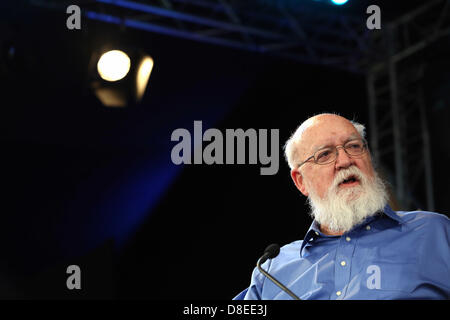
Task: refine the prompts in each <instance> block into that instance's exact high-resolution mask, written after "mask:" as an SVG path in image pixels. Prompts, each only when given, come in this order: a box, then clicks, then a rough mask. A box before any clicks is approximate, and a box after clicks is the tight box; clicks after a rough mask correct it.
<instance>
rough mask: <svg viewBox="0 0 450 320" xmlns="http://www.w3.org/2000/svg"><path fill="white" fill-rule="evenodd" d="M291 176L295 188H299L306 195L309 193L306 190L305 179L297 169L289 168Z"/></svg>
mask: <svg viewBox="0 0 450 320" xmlns="http://www.w3.org/2000/svg"><path fill="white" fill-rule="evenodd" d="M291 178H292V180H293V181H294V183H295V186H296V187H297V189H298V190H300V192H301V193H302V194H303V195H304V196H306V197H307V196H308V195H309V192H308V190H306V185H305V181H304V180H303V176H302V174H301V173H300V171H299V170H298V169H292V170H291Z"/></svg>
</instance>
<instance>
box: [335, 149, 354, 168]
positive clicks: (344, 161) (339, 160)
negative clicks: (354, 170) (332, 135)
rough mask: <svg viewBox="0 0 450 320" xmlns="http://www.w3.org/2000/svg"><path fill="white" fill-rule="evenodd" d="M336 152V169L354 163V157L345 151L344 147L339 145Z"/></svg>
mask: <svg viewBox="0 0 450 320" xmlns="http://www.w3.org/2000/svg"><path fill="white" fill-rule="evenodd" d="M336 152H337V155H336V169H342V168H348V167H350V166H351V165H352V164H353V159H352V158H351V157H350V156H349V155H348V154H347V152H345V149H344V147H340V146H339V147H337V148H336Z"/></svg>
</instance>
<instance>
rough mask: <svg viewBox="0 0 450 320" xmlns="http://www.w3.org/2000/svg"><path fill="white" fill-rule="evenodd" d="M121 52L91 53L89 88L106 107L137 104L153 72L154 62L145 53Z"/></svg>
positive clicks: (124, 49) (126, 49) (106, 49)
mask: <svg viewBox="0 0 450 320" xmlns="http://www.w3.org/2000/svg"><path fill="white" fill-rule="evenodd" d="M119 48H120V50H119ZM119 48H117V47H115V46H112V45H107V46H103V47H101V48H99V49H98V50H95V51H93V52H92V54H91V58H90V62H89V86H90V87H91V89H92V90H93V92H94V94H95V95H96V97H97V98H98V99H99V100H100V101H101V103H102V104H103V105H104V106H106V107H126V106H130V105H136V104H138V103H139V102H140V101H141V100H142V98H143V97H144V94H145V91H146V89H147V84H148V81H149V78H150V73H151V72H152V69H153V64H154V63H153V59H152V58H151V57H150V56H149V55H148V54H147V53H146V52H144V51H142V50H140V49H137V48H134V47H130V46H126V47H123V46H120V47H119ZM125 52H126V53H125Z"/></svg>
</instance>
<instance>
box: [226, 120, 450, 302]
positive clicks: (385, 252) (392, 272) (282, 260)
mask: <svg viewBox="0 0 450 320" xmlns="http://www.w3.org/2000/svg"><path fill="white" fill-rule="evenodd" d="M364 130H365V128H364V126H363V125H361V124H359V123H356V122H352V121H349V120H347V119H346V118H343V117H341V116H339V115H335V114H320V115H317V116H314V117H311V118H309V119H307V120H306V121H305V122H303V123H302V124H301V125H300V126H299V127H298V129H297V130H296V131H295V132H294V134H293V135H292V136H291V138H290V139H289V140H288V141H287V143H286V145H285V155H286V159H287V162H288V164H289V167H290V168H291V177H292V180H293V181H294V183H295V186H296V187H297V188H298V190H299V191H300V192H301V193H302V194H303V195H305V196H306V197H307V198H308V203H309V205H310V208H311V216H312V218H313V219H314V221H313V223H312V225H311V227H310V228H309V230H308V232H307V233H306V236H305V237H304V240H299V241H294V242H292V243H290V244H288V245H285V246H283V247H282V248H281V251H280V253H279V255H278V256H277V257H275V258H273V259H269V260H267V261H266V262H265V263H264V264H263V265H262V267H263V268H264V269H265V270H267V271H268V272H269V273H270V274H271V275H272V276H274V277H275V278H276V279H277V280H278V281H279V282H281V283H282V284H284V285H285V286H286V287H287V288H289V290H291V291H292V292H293V293H294V294H295V295H297V296H298V297H299V298H300V299H359V300H366V299H449V298H450V220H449V219H448V218H447V217H446V216H445V215H441V214H438V213H433V212H425V211H414V212H404V211H398V212H395V211H393V210H392V209H391V208H390V207H389V205H388V204H387V202H388V195H387V192H386V188H385V185H384V183H383V181H382V180H381V179H380V177H379V176H378V174H377V173H376V171H375V170H374V168H373V165H372V161H371V157H370V153H369V150H368V146H367V142H366V140H365V139H364ZM235 299H246V300H254V299H264V300H265V299H270V300H273V299H291V297H290V296H289V295H288V294H287V293H286V292H285V291H283V290H282V289H280V288H279V287H278V286H276V285H275V284H274V283H273V282H272V281H270V280H269V279H268V278H267V277H265V276H264V275H263V274H262V273H261V272H260V271H259V270H258V268H255V270H254V271H253V274H252V278H251V283H250V286H249V287H248V288H247V289H245V290H244V291H243V292H241V293H240V294H239V295H238V296H236V297H235Z"/></svg>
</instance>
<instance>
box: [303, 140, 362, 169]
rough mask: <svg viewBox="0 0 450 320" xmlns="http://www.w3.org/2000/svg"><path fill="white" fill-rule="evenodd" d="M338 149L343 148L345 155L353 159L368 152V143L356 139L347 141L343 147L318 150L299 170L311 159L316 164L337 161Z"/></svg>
mask: <svg viewBox="0 0 450 320" xmlns="http://www.w3.org/2000/svg"><path fill="white" fill-rule="evenodd" d="M338 148H343V149H344V151H345V153H346V154H348V155H349V156H351V157H355V156H360V155H362V154H363V153H365V152H366V151H367V142H366V140H364V139H354V140H350V141H347V142H346V143H345V144H344V145H342V146H335V147H325V148H322V149H319V150H317V151H316V152H314V154H313V155H312V156H311V157H309V158H308V159H306V160H305V161H303V162H302V163H300V164H299V165H298V168H300V167H301V166H302V165H303V164H305V163H306V162H308V161H309V160H311V159H314V163H316V164H320V165H322V164H328V163H331V162H333V161H334V160H336V158H337V156H338Z"/></svg>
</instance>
